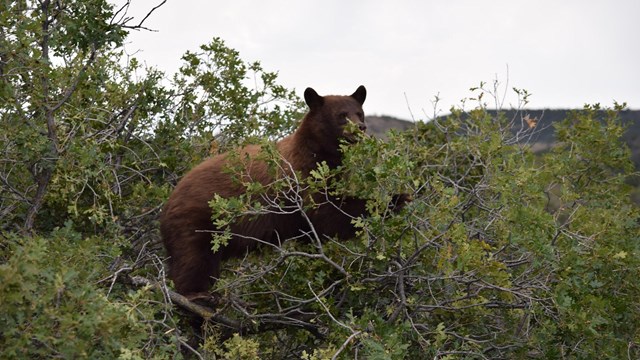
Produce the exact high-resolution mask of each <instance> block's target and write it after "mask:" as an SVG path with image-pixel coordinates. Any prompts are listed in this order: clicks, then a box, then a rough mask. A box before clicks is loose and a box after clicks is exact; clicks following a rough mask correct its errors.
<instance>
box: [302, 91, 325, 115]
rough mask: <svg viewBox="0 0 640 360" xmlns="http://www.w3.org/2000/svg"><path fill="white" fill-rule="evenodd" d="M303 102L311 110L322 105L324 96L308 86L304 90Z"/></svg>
mask: <svg viewBox="0 0 640 360" xmlns="http://www.w3.org/2000/svg"><path fill="white" fill-rule="evenodd" d="M304 102H306V103H307V105H308V106H309V108H310V109H312V110H313V109H316V108H318V107H320V106H322V103H323V102H324V98H323V97H322V96H320V95H318V93H317V92H316V91H315V90H313V89H312V88H310V87H309V88H307V89H306V90H305V91H304Z"/></svg>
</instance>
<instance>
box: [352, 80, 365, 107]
mask: <svg viewBox="0 0 640 360" xmlns="http://www.w3.org/2000/svg"><path fill="white" fill-rule="evenodd" d="M351 97H352V98H354V99H356V101H357V102H359V103H360V105H362V104H364V99H366V98H367V89H365V88H364V86H362V85H360V86H358V89H357V90H356V92H354V93H353V94H351Z"/></svg>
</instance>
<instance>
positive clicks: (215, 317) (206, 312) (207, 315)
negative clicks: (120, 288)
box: [130, 275, 242, 331]
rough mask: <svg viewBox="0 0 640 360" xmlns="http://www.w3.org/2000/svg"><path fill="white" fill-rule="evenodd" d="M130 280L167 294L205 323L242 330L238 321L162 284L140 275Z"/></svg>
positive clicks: (173, 301)
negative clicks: (209, 322) (210, 322)
mask: <svg viewBox="0 0 640 360" xmlns="http://www.w3.org/2000/svg"><path fill="white" fill-rule="evenodd" d="M130 280H131V283H132V284H133V285H135V286H138V287H142V286H150V287H152V288H154V289H156V290H159V291H163V292H165V293H166V294H167V295H168V296H169V299H171V302H172V303H174V304H177V305H178V306H180V307H181V308H183V309H185V310H187V311H189V312H190V313H192V314H195V315H198V316H199V317H201V318H202V319H204V320H205V321H212V322H215V323H218V324H221V325H224V326H226V327H229V328H231V329H234V330H236V331H240V330H242V325H240V323H239V322H238V321H236V320H232V319H229V318H227V317H225V316H222V315H219V314H216V312H215V311H213V310H212V309H211V308H208V307H206V306H202V305H199V304H196V303H194V302H193V301H191V300H189V299H187V298H186V297H185V296H183V295H180V294H178V293H177V292H175V291H172V290H169V289H167V288H165V287H163V286H162V285H160V283H157V282H154V281H151V280H149V279H147V278H145V277H142V276H139V275H136V276H132V277H131V278H130Z"/></svg>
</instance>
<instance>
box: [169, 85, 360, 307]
mask: <svg viewBox="0 0 640 360" xmlns="http://www.w3.org/2000/svg"><path fill="white" fill-rule="evenodd" d="M365 98H366V90H365V88H364V87H363V86H360V87H359V88H358V90H356V92H354V93H353V94H352V95H351V96H325V97H321V96H319V95H318V94H317V93H316V92H315V91H314V90H313V89H311V88H308V89H307V90H306V91H305V101H306V103H307V105H308V106H309V112H308V113H307V114H306V115H305V116H304V118H303V119H302V122H301V123H300V126H299V127H298V129H297V130H296V131H295V132H294V133H293V134H292V135H290V136H288V137H286V138H284V139H282V140H281V141H279V142H278V143H277V144H276V147H277V149H278V151H279V153H280V155H281V156H282V158H283V159H284V160H285V161H287V162H289V163H290V164H291V167H292V168H293V169H294V170H296V171H300V172H301V173H302V174H303V175H304V176H306V175H308V174H309V171H311V170H313V169H315V168H316V166H317V164H318V163H319V162H321V161H326V162H327V164H328V165H329V166H330V167H336V166H338V165H339V164H340V163H341V154H340V151H339V141H340V138H342V137H346V138H349V137H350V135H349V134H346V133H345V132H344V131H343V128H344V125H345V123H346V121H345V118H348V119H350V120H351V121H353V122H354V123H356V124H357V125H358V126H359V127H360V129H361V130H363V131H364V130H365V129H366V127H365V125H364V114H363V111H362V104H363V103H364V100H365ZM259 152H260V147H259V146H257V145H251V146H247V147H245V148H243V149H241V150H240V154H243V153H244V154H246V155H248V156H249V159H251V160H250V162H249V164H248V165H247V171H248V174H249V175H250V176H251V177H252V178H253V179H254V180H257V181H260V182H261V183H263V184H267V183H269V182H270V181H271V180H272V179H271V177H270V176H269V174H268V171H267V165H266V164H265V163H264V162H261V161H257V160H256V161H253V159H255V157H256V155H257V154H258V153H259ZM227 156H228V155H227V154H221V155H217V156H214V157H212V158H209V159H207V160H205V161H204V162H203V163H201V164H200V165H198V166H196V167H195V168H194V169H193V170H191V171H190V172H189V173H188V174H187V175H186V176H185V177H184V178H183V179H182V180H181V181H180V182H179V183H178V185H177V186H176V188H175V190H174V191H173V194H171V197H170V198H169V201H168V202H167V204H166V205H165V207H164V210H163V212H162V216H161V226H160V230H161V233H162V238H163V241H164V244H165V247H166V249H167V252H168V254H169V267H170V269H169V277H170V278H171V279H172V280H173V281H174V284H175V286H176V289H177V290H178V292H180V293H182V294H185V295H188V294H198V293H202V292H205V291H207V289H208V288H209V286H210V285H211V284H213V283H214V282H215V280H216V279H217V278H218V276H219V275H220V262H221V261H224V260H226V259H228V258H230V257H237V256H242V255H244V254H245V253H246V252H247V251H251V250H252V249H254V248H255V247H256V245H257V242H256V241H254V240H250V239H248V238H258V239H260V240H263V241H266V242H270V243H274V244H276V243H278V241H281V240H285V239H288V238H291V237H294V236H297V235H300V234H301V233H302V232H306V231H308V230H309V229H310V227H309V225H308V222H307V221H305V220H304V219H303V217H302V216H301V214H300V213H294V214H289V215H274V214H269V215H260V216H258V217H257V218H255V219H253V220H248V219H247V220H241V221H238V222H236V223H234V224H233V225H232V227H231V231H232V233H234V234H237V236H233V237H232V239H231V240H230V241H229V244H228V246H225V247H222V248H221V249H220V250H218V251H217V252H216V253H214V252H212V251H211V234H210V233H209V232H206V230H216V229H215V228H214V226H213V225H212V220H211V209H210V208H209V205H208V202H209V201H210V200H211V199H212V198H213V197H214V195H215V194H218V195H220V196H222V197H224V198H228V197H233V196H238V195H241V194H242V193H243V192H244V189H243V188H242V187H241V186H239V185H238V184H236V183H234V181H233V180H232V179H231V177H230V176H229V174H228V173H225V172H223V168H224V167H225V165H226V164H227ZM336 205H338V206H339V207H340V209H337V208H336V207H335V206H334V205H333V204H323V205H321V206H320V207H318V208H317V209H314V210H312V211H310V212H309V213H308V216H309V218H310V219H311V222H312V224H313V226H314V229H315V230H316V232H317V233H318V234H319V235H321V236H322V235H328V236H338V237H339V238H341V239H346V238H349V237H353V235H354V229H353V226H352V225H351V217H355V216H360V215H362V214H364V212H365V202H364V201H363V200H359V199H350V198H348V199H342V200H341V201H340V202H339V204H336ZM345 213H346V214H348V215H345ZM199 230H205V231H204V232H203V231H199Z"/></svg>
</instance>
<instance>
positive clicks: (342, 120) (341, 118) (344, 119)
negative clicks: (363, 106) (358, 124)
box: [338, 112, 351, 124]
mask: <svg viewBox="0 0 640 360" xmlns="http://www.w3.org/2000/svg"><path fill="white" fill-rule="evenodd" d="M350 121H351V119H349V114H348V113H346V112H341V113H340V114H338V123H339V124H346V123H348V122H350Z"/></svg>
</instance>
